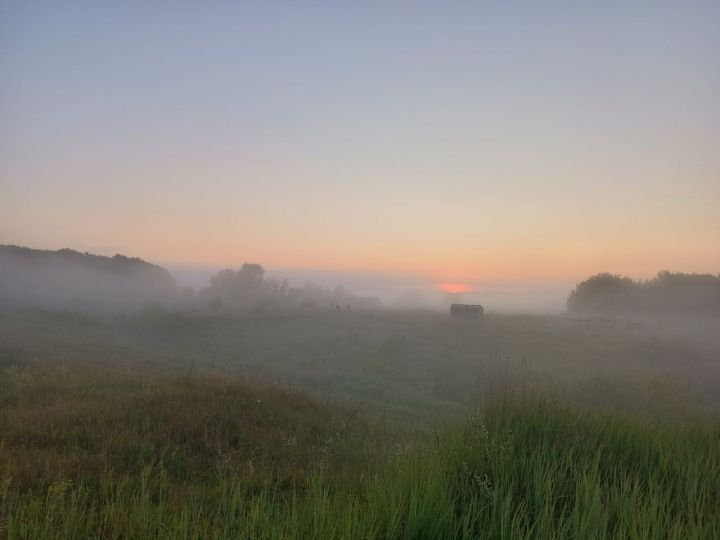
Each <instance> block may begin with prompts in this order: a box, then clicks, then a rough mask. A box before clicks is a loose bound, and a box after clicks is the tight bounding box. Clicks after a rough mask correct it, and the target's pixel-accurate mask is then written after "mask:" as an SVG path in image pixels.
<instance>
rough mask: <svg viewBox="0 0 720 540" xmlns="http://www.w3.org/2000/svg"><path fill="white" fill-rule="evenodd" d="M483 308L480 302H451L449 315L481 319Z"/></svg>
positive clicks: (458, 317) (456, 317)
mask: <svg viewBox="0 0 720 540" xmlns="http://www.w3.org/2000/svg"><path fill="white" fill-rule="evenodd" d="M484 314H485V309H484V308H483V307H482V306H481V305H480V304H452V305H451V306H450V317H451V318H453V319H481V318H482V317H483V315H484Z"/></svg>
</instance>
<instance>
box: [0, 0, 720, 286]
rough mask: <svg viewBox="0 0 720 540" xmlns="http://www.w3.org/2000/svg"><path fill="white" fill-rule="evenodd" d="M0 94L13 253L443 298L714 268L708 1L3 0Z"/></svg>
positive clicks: (718, 165)
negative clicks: (404, 285) (376, 285)
mask: <svg viewBox="0 0 720 540" xmlns="http://www.w3.org/2000/svg"><path fill="white" fill-rule="evenodd" d="M149 4H152V5H149ZM0 80H1V81H2V83H1V84H0V243H4V244H20V245H27V246H30V247H37V248H44V249H57V248H62V247H71V248H74V249H78V250H80V251H91V252H95V253H101V254H108V255H112V254H115V253H118V252H119V253H124V254H128V255H133V256H139V257H142V258H145V259H147V260H150V261H153V262H157V263H160V264H165V265H169V266H173V267H176V268H216V267H233V266H238V265H240V264H242V263H243V262H247V261H252V262H259V263H261V264H263V265H265V266H267V267H268V268H276V269H286V270H287V271H294V272H304V271H309V270H317V271H318V272H335V273H339V274H342V275H346V276H353V275H365V276H378V275H381V276H389V277H390V278H392V279H391V281H392V280H395V279H397V276H405V277H407V278H408V279H410V278H412V280H414V281H413V283H415V282H417V283H420V284H422V283H433V284H436V285H437V287H438V288H441V289H442V288H443V287H444V286H443V285H442V284H448V283H449V284H452V285H450V286H448V287H449V288H453V287H456V286H462V287H465V288H467V289H468V290H490V289H492V288H496V289H497V288H498V287H499V288H500V289H503V290H510V289H512V288H513V287H515V289H516V290H518V291H520V290H527V289H528V287H530V288H532V287H540V288H542V287H549V288H553V287H557V286H559V284H566V283H574V282H577V281H578V280H580V279H583V278H584V277H587V276H588V275H590V274H594V273H596V272H600V271H610V272H616V273H621V274H627V275H630V276H633V277H650V276H652V275H654V274H655V273H656V272H657V271H659V270H662V269H669V270H674V271H688V272H712V273H718V272H720V148H718V147H719V146H720V144H719V143H720V3H718V2H673V3H665V2H657V1H656V2H632V3H629V2H593V3H591V2H582V3H580V2H565V3H560V2H549V3H542V6H541V5H540V4H539V3H514V2H497V3H495V2H412V3H410V2H392V3H381V2H354V3H350V2H347V3H346V2H333V3H329V2H328V3H319V2H293V3H289V2H287V3H286V2H211V3H184V2H173V3H171V2H152V3H143V2H132V1H131V2H113V3H110V2H47V3H46V2H32V3H31V2H8V1H2V0H0ZM413 286H414V285H413ZM448 287H445V288H446V289H447V288H448ZM548 290H549V289H548Z"/></svg>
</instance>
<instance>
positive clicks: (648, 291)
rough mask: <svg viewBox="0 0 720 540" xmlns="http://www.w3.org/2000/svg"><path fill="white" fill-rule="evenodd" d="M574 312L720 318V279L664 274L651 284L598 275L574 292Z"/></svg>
mask: <svg viewBox="0 0 720 540" xmlns="http://www.w3.org/2000/svg"><path fill="white" fill-rule="evenodd" d="M567 307H568V310H569V311H573V312H587V313H608V314H623V313H628V314H629V313H645V314H653V313H657V314H665V315H672V314H677V315H699V316H720V275H714V274H686V273H682V272H668V271H666V270H665V271H662V272H658V274H657V275H656V276H655V277H654V278H652V279H648V280H634V279H631V278H629V277H626V276H621V275H618V274H610V273H606V272H605V273H600V274H596V275H594V276H592V277H590V278H588V279H586V280H585V281H583V282H581V283H579V284H578V285H577V286H576V287H575V289H573V290H572V292H570V295H569V296H568V299H567Z"/></svg>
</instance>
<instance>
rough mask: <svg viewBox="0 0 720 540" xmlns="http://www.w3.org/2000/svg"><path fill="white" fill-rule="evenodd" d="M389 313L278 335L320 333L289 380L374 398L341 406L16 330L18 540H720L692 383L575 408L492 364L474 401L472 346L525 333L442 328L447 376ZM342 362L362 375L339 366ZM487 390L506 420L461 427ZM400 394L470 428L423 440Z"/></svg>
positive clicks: (710, 423)
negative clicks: (327, 378)
mask: <svg viewBox="0 0 720 540" xmlns="http://www.w3.org/2000/svg"><path fill="white" fill-rule="evenodd" d="M388 317H389V318H388V320H387V321H385V322H386V323H387V328H388V330H387V332H389V336H385V337H383V335H384V334H382V333H381V332H380V330H379V328H380V327H381V326H378V327H377V328H376V327H374V326H373V325H375V324H376V322H375V319H373V320H372V321H371V322H369V323H367V324H366V326H364V327H362V328H361V329H360V330H359V332H366V333H367V334H368V335H367V336H365V337H364V338H363V337H362V336H361V337H360V338H356V336H354V335H350V336H348V335H346V334H347V328H346V327H343V326H341V325H339V323H331V322H329V323H328V324H329V325H330V330H331V331H332V332H331V336H330V337H329V338H328V339H327V340H323V339H320V338H319V337H318V336H320V335H321V332H320V328H319V327H316V326H317V325H320V326H322V325H323V324H325V322H327V321H324V320H314V319H312V320H302V319H298V320H295V319H292V318H290V319H288V320H285V321H284V322H281V323H279V324H280V326H278V327H276V328H275V330H276V331H277V334H276V335H277V336H280V335H282V334H281V332H282V331H285V330H288V327H287V325H291V326H292V327H293V328H294V329H295V330H294V332H297V330H298V328H299V327H301V326H303V325H306V326H307V327H308V333H309V337H308V339H307V341H306V342H303V341H302V340H300V338H299V337H297V335H294V337H293V338H292V339H290V341H289V342H288V343H284V344H275V345H274V347H275V348H272V347H271V348H270V350H269V352H268V351H266V352H265V354H266V355H267V358H269V359H271V360H272V359H273V358H274V359H275V360H272V361H275V362H277V364H276V366H279V365H280V362H281V356H282V355H283V354H285V355H288V358H287V359H286V361H287V362H288V364H292V362H300V363H301V366H304V367H303V368H302V369H301V366H298V365H296V366H293V365H290V366H289V367H288V368H287V369H289V370H297V374H298V376H300V375H301V374H302V375H303V376H307V377H308V381H307V384H306V385H304V386H303V388H307V387H313V384H314V382H315V383H316V382H317V381H318V377H320V376H322V375H323V370H324V369H325V368H327V369H328V370H329V371H330V372H331V374H332V383H333V384H334V385H335V386H338V385H343V386H342V388H343V390H342V392H341V394H344V393H347V394H348V395H351V396H353V397H354V398H355V399H354V400H353V401H351V402H350V403H347V402H342V403H338V401H337V400H335V401H332V402H331V401H328V400H323V399H319V398H318V397H312V396H311V395H308V394H306V393H304V392H301V391H299V390H296V389H292V388H289V387H288V386H287V385H286V384H285V385H280V386H278V385H277V384H268V383H267V382H265V383H263V382H258V381H257V380H253V381H250V380H248V379H244V378H242V377H240V376H239V375H238V373H237V371H234V370H232V369H228V370H222V369H208V366H205V365H203V364H202V362H198V363H193V362H188V361H187V356H179V357H178V356H173V354H171V353H172V349H173V348H176V347H179V346H180V342H178V341H173V340H175V339H176V336H177V335H178V334H177V330H172V332H171V333H170V334H168V335H167V336H165V337H163V338H162V339H160V338H159V337H158V336H159V335H160V334H161V332H160V331H159V330H158V329H157V328H155V329H153V328H152V327H151V326H148V327H147V328H146V329H145V330H144V331H146V332H148V335H149V337H148V340H149V341H151V342H153V343H156V342H158V340H159V341H162V340H165V339H166V340H167V342H168V343H167V347H166V348H167V350H165V349H164V348H161V347H160V348H159V347H156V346H155V345H147V346H145V345H142V342H141V340H140V339H139V338H138V337H137V336H136V337H135V338H134V340H128V341H123V340H122V339H120V338H119V337H118V335H119V334H118V333H119V332H120V330H122V329H120V330H119V329H118V328H117V326H116V325H114V324H112V323H98V322H95V321H89V320H85V319H82V318H75V317H73V316H70V315H68V314H57V315H48V314H30V315H27V316H21V317H18V316H15V315H5V316H2V315H0V323H2V324H0V539H3V540H5V539H6V538H7V539H11V538H12V539H15V538H28V539H36V538H38V539H43V538H53V539H54V538H118V539H119V538H123V539H124V538H172V539H176V538H198V539H199V538H298V539H306V538H318V539H325V538H345V539H355V538H365V539H375V538H377V539H394V538H408V539H410V538H418V539H421V538H513V539H514V538H553V539H555V538H558V539H560V538H568V539H578V538H582V539H585V538H663V539H664V538H678V539H680V538H682V539H685V538H709V539H710V538H712V539H714V538H720V512H718V508H720V487H719V486H720V422H718V420H717V417H712V416H700V415H699V413H698V414H695V413H692V412H689V410H685V411H684V412H683V414H681V415H674V414H671V413H672V411H671V409H675V408H676V405H678V404H681V405H682V404H684V403H685V401H684V398H683V397H682V395H683V392H684V389H683V388H682V386H681V382H680V383H679V382H678V381H677V380H676V379H674V378H668V377H665V376H664V375H662V374H661V375H657V374H653V373H651V374H650V376H649V377H645V379H644V380H645V381H647V384H646V386H645V387H640V388H641V389H643V391H644V392H645V394H646V396H645V398H643V400H644V401H643V402H642V403H643V404H644V405H643V406H642V407H639V406H638V403H637V402H635V401H631V400H629V399H628V396H632V395H634V394H635V393H636V392H637V390H638V387H637V386H632V385H631V384H630V383H629V382H628V381H627V380H624V379H618V378H616V379H612V378H610V377H609V376H608V377H605V378H603V379H596V380H595V381H594V382H593V381H592V380H588V381H585V382H584V383H583V385H580V386H576V387H574V388H573V389H572V392H568V393H569V394H570V395H571V396H573V398H574V403H575V404H572V405H571V404H569V402H563V401H559V400H555V399H548V398H543V397H541V396H543V395H545V393H544V392H543V391H542V388H540V390H539V391H538V385H536V384H534V382H533V381H532V380H530V381H529V382H530V384H528V385H527V386H525V385H524V384H523V388H526V389H528V388H529V390H527V391H526V392H522V393H517V394H515V395H514V397H513V394H512V392H510V393H508V390H509V389H511V388H512V387H513V385H514V384H515V383H516V382H518V381H520V382H523V383H524V382H528V378H530V379H532V378H533V377H534V376H535V375H534V374H533V373H530V372H527V371H526V370H525V367H524V366H523V365H518V364H511V365H509V366H505V367H503V366H502V365H498V364H477V365H475V368H476V370H475V371H470V370H468V372H466V374H465V377H464V378H472V382H470V383H467V382H466V386H461V385H460V386H458V387H457V388H456V385H455V383H458V385H459V383H460V382H463V371H462V370H461V369H460V370H458V365H456V364H453V362H457V361H458V359H459V358H460V357H461V356H463V355H465V356H466V357H467V359H466V360H463V361H462V362H461V364H459V365H460V367H462V366H463V365H469V364H467V363H466V362H469V361H470V360H469V352H468V351H469V350H470V349H469V347H470V345H471V344H472V343H474V342H478V343H479V342H481V341H482V340H483V339H487V340H490V341H492V340H494V339H495V338H496V335H499V334H501V333H502V332H504V331H506V330H502V328H501V329H500V330H497V333H496V334H488V332H490V330H491V328H490V324H496V325H499V324H500V323H501V322H502V323H503V324H505V322H503V321H502V320H500V321H495V322H492V321H490V322H489V323H488V326H486V327H485V328H484V329H483V330H481V331H480V333H479V335H477V336H472V335H471V334H470V333H469V332H470V330H472V327H469V326H447V327H443V326H440V327H438V328H434V330H432V331H433V332H437V333H438V336H439V337H438V340H440V341H442V340H445V343H446V345H447V350H446V352H447V354H448V355H449V356H448V357H449V358H450V360H449V361H448V364H447V366H446V369H448V370H449V369H455V370H456V372H455V373H453V374H451V375H448V377H445V378H436V380H433V377H431V376H430V374H432V373H440V366H441V363H440V362H439V361H438V363H437V364H432V363H429V362H430V361H429V360H428V359H427V358H425V356H424V355H425V354H426V353H425V352H423V348H422V346H421V345H422V344H423V343H425V342H426V341H424V340H426V339H430V338H421V337H418V338H417V340H416V339H415V338H413V336H414V335H415V334H413V332H419V330H418V329H419V328H421V327H424V326H423V325H425V322H423V321H420V322H418V320H416V319H414V318H413V317H412V316H411V317H410V318H409V319H408V321H406V324H407V326H403V321H402V319H400V318H399V317H394V316H393V317H391V316H388ZM179 321H180V323H182V324H184V325H185V324H187V325H190V326H188V327H187V328H185V329H184V330H183V332H182V334H183V335H184V336H185V338H186V339H188V340H191V338H192V336H193V335H194V332H195V331H197V332H200V334H201V335H202V336H205V337H204V338H203V339H206V338H209V336H212V335H216V334H217V335H216V337H217V339H218V340H220V341H218V343H219V345H218V347H228V348H229V347H230V346H231V344H232V343H235V342H234V341H233V339H235V338H233V339H228V341H227V342H223V341H222V340H221V339H220V338H221V336H220V334H222V333H223V332H230V331H231V326H232V325H236V326H238V327H239V328H240V329H239V330H234V331H233V332H239V333H241V334H242V333H243V332H247V333H248V335H250V334H252V335H253V336H254V337H252V339H251V338H250V337H248V341H249V342H250V344H249V345H246V349H244V351H243V354H247V353H248V351H253V350H255V349H257V350H260V345H261V344H262V343H270V337H271V335H272V332H271V327H270V326H268V325H269V324H270V323H269V322H268V321H253V320H244V319H240V320H236V321H233V320H225V319H223V320H221V321H209V320H198V321H196V322H193V321H189V320H186V319H179ZM161 322H162V324H176V323H177V322H178V321H177V320H175V319H173V318H170V319H167V320H166V319H163V320H162V321H161ZM351 322H352V321H351ZM531 322H532V321H531ZM421 323H422V324H421ZM521 323H522V321H520V322H518V323H517V325H518V327H519V328H520V329H522V328H523V326H522V324H524V323H522V324H521ZM195 324H197V325H198V326H197V327H196V326H194V325H195ZM333 324H334V325H335V326H333ZM353 324H354V323H353ZM442 324H445V323H442ZM532 324H534V322H532ZM204 325H207V328H204V329H202V328H200V327H202V326H204ZM243 325H245V326H243ZM253 325H255V326H258V328H256V329H255V330H257V332H255V333H254V334H253V333H252V332H251V330H250V329H248V327H253ZM314 325H315V326H314ZM429 328H430V327H428V329H429ZM533 328H535V327H533ZM33 329H35V330H36V332H35V333H33V332H32V330H33ZM140 330H141V328H139V327H138V328H137V329H136V330H133V331H134V332H135V331H136V332H139V331H140ZM428 331H430V330H428ZM519 331H520V330H517V329H515V330H513V332H519ZM533 331H534V332H535V331H538V330H537V329H534V330H533ZM553 331H558V330H557V329H555V330H553ZM333 332H334V334H333ZM371 332H375V334H371ZM508 332H509V330H508ZM256 334H266V335H267V340H265V338H263V339H260V338H259V337H258V336H257V335H256ZM233 335H234V334H233ZM417 335H418V336H420V335H421V334H420V333H418V334H417ZM343 336H345V337H343ZM556 337H557V339H560V337H558V336H556ZM456 339H457V340H459V341H454V340H456ZM593 339H595V338H593ZM597 339H599V338H597ZM617 339H620V338H617ZM623 339H624V338H623ZM253 340H254V341H253ZM356 340H359V344H357V343H356V345H355V348H353V346H352V343H355V342H356ZM463 340H465V341H463ZM468 340H471V341H468ZM472 340H474V341H472ZM293 343H294V344H296V345H298V347H300V350H301V352H300V353H297V354H295V356H293V354H294V353H293V352H292V347H291V345H290V344H293ZM373 344H374V345H373ZM303 346H304V347H306V348H307V349H308V350H307V351H305V352H302V347H303ZM648 346H650V345H648ZM652 346H653V347H654V346H655V345H652ZM658 346H659V345H658ZM188 347H189V348H190V350H192V347H190V346H189V345H188ZM195 347H197V345H195ZM456 348H457V349H458V350H456ZM653 350H654V349H653ZM343 352H345V353H347V354H348V356H349V357H350V361H347V360H344V363H342V362H341V363H339V364H334V363H333V362H332V361H331V360H330V357H331V356H332V355H333V354H338V355H341V354H342V353H343ZM365 353H367V354H368V355H369V357H368V358H365V357H364V354H365ZM313 355H317V356H318V359H317V360H316V362H317V364H312V363H311V362H310V358H311V356H313ZM413 359H417V362H418V367H417V370H416V371H415V372H414V373H406V371H409V369H410V368H409V367H408V366H411V365H412V361H413ZM305 368H307V370H308V373H307V374H304V373H303V371H302V370H303V369H305ZM298 380H301V379H298ZM435 383H437V384H435ZM599 383H602V384H599ZM472 388H476V390H478V391H480V392H481V393H483V394H484V395H485V398H483V399H474V401H475V402H476V403H477V402H483V403H484V404H485V405H484V406H483V408H482V409H473V410H476V412H474V413H473V414H471V415H470V416H469V417H466V418H465V420H464V421H462V418H463V417H462V415H461V414H460V413H458V412H457V409H461V408H462V407H464V408H465V410H466V411H467V410H468V408H469V407H470V405H469V403H470V402H471V401H473V399H471V398H463V400H458V399H455V398H452V395H453V392H461V393H465V394H468V395H470V394H469V391H470V390H471V389H472ZM391 392H402V394H401V395H400V397H397V396H396V398H397V400H396V402H395V413H396V418H397V417H400V418H402V417H403V415H406V416H404V417H405V418H416V417H417V416H422V415H424V414H425V413H424V411H427V410H429V409H432V408H433V407H443V406H446V407H449V406H450V405H453V410H454V412H453V414H443V415H438V416H437V417H436V418H441V419H442V418H444V419H445V421H444V422H443V423H440V424H438V422H437V420H436V419H435V420H432V421H428V422H426V423H425V425H424V427H422V429H417V428H414V427H410V426H411V425H415V424H410V423H407V424H405V425H404V426H403V424H402V423H399V422H398V421H397V420H396V421H394V422H391V421H387V422H386V421H385V418H384V415H382V411H381V410H380V411H378V409H379V407H377V405H378V404H382V403H383V399H384V398H383V397H382V395H383V394H387V393H391ZM433 393H434V394H435V395H436V396H443V395H445V394H447V395H448V396H450V398H451V399H448V400H445V401H443V400H441V399H438V398H437V397H433V396H432V394H433ZM428 394H431V395H428ZM486 394H487V395H489V396H490V397H491V398H496V397H497V396H499V395H503V394H505V395H506V396H507V397H506V398H501V399H488V398H487V395H486ZM365 395H367V396H368V401H367V402H368V403H369V405H368V406H365V403H366V402H365V401H361V398H362V396H365ZM378 395H380V397H377V396H378ZM673 396H675V397H673ZM481 397H482V396H481ZM603 397H604V400H603V399H601V398H603ZM668 397H670V398H672V399H667V398H668ZM646 398H647V399H646ZM650 398H652V399H650ZM343 403H345V404H343ZM361 403H362V404H363V406H362V407H361V408H360V409H358V406H359V405H360V404H361ZM578 403H580V404H583V403H584V404H585V406H581V405H578ZM373 404H374V405H375V407H373V406H372V405H373ZM618 407H621V408H626V409H627V410H629V411H630V410H632V412H631V413H622V412H619V411H618ZM605 408H607V409H608V412H602V410H603V409H605ZM405 411H407V412H405ZM613 411H614V412H613ZM648 413H649V414H648ZM458 417H460V420H457V418H458ZM453 418H454V419H456V420H452V419H453ZM433 425H435V426H436V427H437V429H434V428H433Z"/></svg>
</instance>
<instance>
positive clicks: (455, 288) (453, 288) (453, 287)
mask: <svg viewBox="0 0 720 540" xmlns="http://www.w3.org/2000/svg"><path fill="white" fill-rule="evenodd" d="M439 289H440V290H441V291H445V292H448V293H464V292H468V291H471V290H472V287H470V286H469V285H465V284H464V283H441V284H440V285H439Z"/></svg>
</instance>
